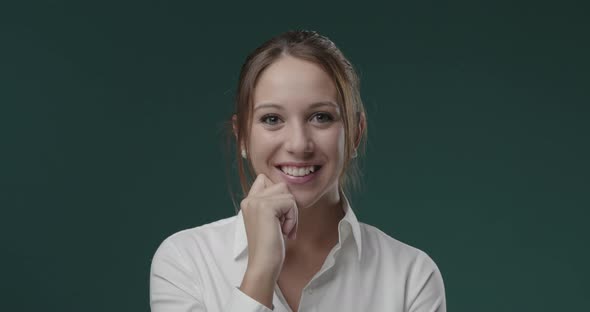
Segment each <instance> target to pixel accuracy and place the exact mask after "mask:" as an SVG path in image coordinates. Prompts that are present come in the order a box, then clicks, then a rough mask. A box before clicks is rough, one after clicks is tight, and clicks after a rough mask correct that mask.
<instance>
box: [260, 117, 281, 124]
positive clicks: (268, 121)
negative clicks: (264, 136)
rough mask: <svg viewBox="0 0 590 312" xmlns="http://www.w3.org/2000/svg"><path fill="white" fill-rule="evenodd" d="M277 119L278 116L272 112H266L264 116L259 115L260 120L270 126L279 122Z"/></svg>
mask: <svg viewBox="0 0 590 312" xmlns="http://www.w3.org/2000/svg"><path fill="white" fill-rule="evenodd" d="M279 120H280V119H279V116H277V115H272V114H267V115H264V116H262V117H260V121H261V122H262V123H265V124H267V125H271V126H273V125H276V124H277V123H279Z"/></svg>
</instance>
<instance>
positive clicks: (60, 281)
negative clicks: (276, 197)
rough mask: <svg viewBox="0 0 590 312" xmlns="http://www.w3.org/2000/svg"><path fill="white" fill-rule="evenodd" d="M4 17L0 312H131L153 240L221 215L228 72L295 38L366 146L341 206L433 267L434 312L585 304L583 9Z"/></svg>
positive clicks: (588, 66)
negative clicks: (359, 126) (319, 46)
mask: <svg viewBox="0 0 590 312" xmlns="http://www.w3.org/2000/svg"><path fill="white" fill-rule="evenodd" d="M13 2H16V1H13ZM13 2H7V3H4V4H1V5H0V182H1V189H0V195H1V196H0V213H1V215H0V242H1V244H2V245H1V246H2V249H1V250H2V251H1V257H0V261H1V262H0V263H1V265H2V268H3V271H4V272H3V274H2V283H1V286H0V293H1V294H2V299H1V302H0V310H3V311H146V310H148V309H149V302H148V294H149V292H148V280H149V267H150V261H151V257H152V255H153V253H154V251H155V250H156V248H157V247H158V245H159V243H160V242H161V241H162V240H163V239H164V238H165V237H167V236H168V235H170V234H172V233H174V232H176V231H179V230H182V229H186V228H189V227H194V226H197V225H200V224H204V223H208V222H212V221H214V220H217V219H220V218H225V217H229V216H231V215H232V214H233V213H234V208H233V206H232V202H231V199H230V196H229V194H228V190H227V182H228V179H227V178H226V175H225V172H226V167H227V162H226V159H225V158H224V157H223V148H224V145H223V144H224V141H225V136H224V128H223V123H224V121H226V119H227V118H228V117H229V116H230V114H231V112H232V108H233V102H232V100H233V94H234V91H235V86H236V83H237V76H238V71H239V68H240V66H241V64H242V62H243V61H244V58H245V56H246V55H247V53H249V52H250V51H251V50H252V49H254V48H255V47H256V46H258V45H259V44H261V43H262V42H263V41H264V40H266V39H268V38H270V37H271V36H274V35H276V34H278V33H280V32H283V31H285V30H289V29H294V28H305V29H313V30H317V31H319V32H320V33H322V34H325V35H327V36H328V37H330V38H331V39H332V40H334V41H335V42H336V44H337V45H338V46H339V47H340V48H341V49H342V50H343V51H344V53H345V54H346V55H347V56H348V57H349V58H350V59H351V61H352V62H353V63H354V64H355V66H356V67H357V69H358V71H359V73H360V76H361V79H362V92H363V93H362V96H363V99H364V101H365V104H366V107H367V110H368V121H369V141H368V148H367V155H366V158H365V176H364V180H363V182H364V183H363V184H364V187H363V191H362V192H361V193H359V194H356V195H355V196H353V207H354V209H355V211H356V212H357V215H358V217H359V219H360V220H361V221H362V222H365V223H368V224H372V225H375V226H377V227H378V228H380V229H382V230H383V231H384V232H386V233H388V234H389V235H391V236H393V237H395V238H397V239H399V240H401V241H404V242H406V243H409V244H411V245H413V246H416V247H418V248H420V249H422V250H424V251H426V252H427V253H429V254H430V256H431V257H432V258H433V259H434V260H435V261H436V262H437V264H438V266H439V268H440V269H441V271H442V273H443V277H444V280H445V285H446V291H447V301H448V309H449V311H581V310H583V309H585V308H584V307H587V302H586V298H585V297H586V296H587V295H588V293H589V292H590V287H589V286H588V278H589V273H590V269H589V267H588V263H590V252H589V248H588V238H590V235H589V234H590V230H589V229H588V226H587V222H588V217H589V213H588V209H589V208H590V205H589V204H590V200H589V199H588V196H589V194H590V192H589V190H590V178H589V177H590V170H589V169H590V166H589V164H588V160H589V159H590V148H589V143H588V141H589V138H588V136H589V134H590V126H589V123H590V122H589V117H590V114H589V108H588V105H589V104H590V94H589V91H588V90H589V82H590V79H589V73H590V62H589V60H588V56H589V55H590V44H589V43H590V40H588V33H590V27H589V26H590V25H589V18H588V13H587V12H588V10H587V9H588V7H589V6H588V5H587V4H585V3H584V2H582V1H580V2H578V3H577V4H576V3H567V2H554V3H549V2H547V3H542V2H538V1H530V2H529V3H524V2H518V1H506V2H498V1H487V2H481V3H479V4H478V3H476V2H475V1H463V2H462V3H460V2H452V3H450V2H445V1H403V2H401V1H398V2H391V3H389V4H387V5H381V6H376V4H370V3H364V2H356V3H350V4H345V3H343V2H337V3H332V4H329V3H320V2H317V3H308V4H304V3H300V2H272V3H267V4H260V5H257V6H255V7H253V6H251V5H252V4H250V3H249V2H246V3H244V2H242V3H241V4H236V5H232V4H230V3H227V2H220V3H219V4H213V3H200V2H198V1H185V2H183V3H180V2H172V1H170V2H167V1H161V2H154V1H136V2H134V3H133V2H127V1H125V2H113V3H110V4H106V3H105V2H103V1H100V2H93V3H91V2H85V3H83V2H82V1H71V2H70V3H65V2H60V1H38V3H36V4H34V3H30V2H24V1H23V2H18V3H19V4H13ZM234 185H235V184H234Z"/></svg>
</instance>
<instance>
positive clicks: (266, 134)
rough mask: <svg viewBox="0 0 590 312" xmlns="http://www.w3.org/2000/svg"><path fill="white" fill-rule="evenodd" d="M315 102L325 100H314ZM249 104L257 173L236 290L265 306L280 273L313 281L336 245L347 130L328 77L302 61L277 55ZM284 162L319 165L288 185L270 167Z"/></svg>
mask: <svg viewBox="0 0 590 312" xmlns="http://www.w3.org/2000/svg"><path fill="white" fill-rule="evenodd" d="M320 102H321V103H328V104H322V105H314V103H320ZM253 103H254V104H253V105H254V113H253V120H252V123H251V128H250V142H249V146H248V151H249V155H248V157H249V160H250V161H251V163H252V166H253V168H254V171H255V172H256V174H257V178H256V180H255V182H254V184H253V186H252V188H251V190H250V193H249V194H248V196H247V197H246V198H245V199H244V200H243V201H242V202H241V209H242V212H243V215H244V221H245V225H246V232H247V236H248V246H249V247H248V250H249V256H248V257H249V261H248V268H247V271H246V274H245V276H244V280H243V282H242V286H241V287H240V288H241V289H242V291H244V292H245V293H246V294H248V295H250V296H251V297H252V298H254V299H256V300H258V301H259V302H261V303H263V304H265V305H266V306H268V307H269V308H270V307H271V305H272V294H273V292H274V284H275V283H276V282H277V281H278V280H279V278H281V279H291V277H293V278H295V277H297V276H306V277H309V278H311V276H313V274H314V273H315V272H316V271H317V269H319V267H318V265H321V263H323V261H324V259H325V256H327V254H328V252H329V251H330V250H331V248H332V247H333V246H334V245H335V244H336V243H337V240H338V223H339V221H340V220H341V219H342V217H343V216H344V212H343V211H342V207H341V202H340V200H341V198H340V196H339V191H338V185H339V184H338V181H339V176H340V174H341V172H342V169H343V166H344V161H345V156H344V147H345V133H344V126H343V122H342V115H341V112H340V109H339V107H338V105H337V103H338V102H337V90H336V87H335V85H334V82H333V81H332V79H331V78H330V76H329V75H328V74H327V73H326V72H325V71H324V70H323V69H322V68H321V67H319V66H318V65H316V64H314V63H311V62H308V61H305V60H301V59H298V58H295V57H291V56H283V57H281V58H280V59H279V60H277V61H276V62H275V63H273V64H272V65H270V66H269V67H268V68H267V69H265V71H264V72H263V73H262V74H261V76H260V77H259V80H258V82H257V85H256V87H255V89H254V94H253ZM268 104H272V105H268ZM235 120H236V118H235V116H234V130H235V129H236V127H235ZM359 129H360V130H359V131H361V133H362V131H363V130H364V116H362V117H361V124H360V127H359ZM359 137H360V133H359ZM283 162H298V163H300V162H311V163H313V164H319V165H322V168H321V170H320V171H318V172H317V176H316V177H315V179H313V180H312V181H310V182H308V183H305V184H293V183H289V182H288V181H287V180H285V178H284V176H283V173H282V172H281V171H280V170H279V169H277V168H276V165H277V163H283ZM281 234H282V235H281ZM285 237H287V238H290V239H287V240H285ZM287 284H289V283H287ZM291 284H298V285H299V284H302V285H301V286H299V288H301V287H303V286H305V283H304V281H301V282H300V283H291ZM281 289H282V287H281ZM297 298H298V297H297ZM295 301H297V302H298V300H295ZM295 308H296V307H295Z"/></svg>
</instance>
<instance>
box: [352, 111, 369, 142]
mask: <svg viewBox="0 0 590 312" xmlns="http://www.w3.org/2000/svg"><path fill="white" fill-rule="evenodd" d="M358 116H359V118H358V121H359V126H358V132H357V134H356V135H357V136H356V142H355V144H354V148H358V147H359V144H361V138H362V137H363V133H364V132H365V128H366V127H367V118H366V116H365V113H360V114H359V115H358Z"/></svg>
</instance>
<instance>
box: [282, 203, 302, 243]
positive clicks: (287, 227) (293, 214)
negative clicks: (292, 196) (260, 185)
mask: <svg viewBox="0 0 590 312" xmlns="http://www.w3.org/2000/svg"><path fill="white" fill-rule="evenodd" d="M284 216H285V222H284V223H283V229H284V231H283V233H286V234H287V238H289V239H295V238H296V235H297V225H298V224H299V222H298V209H297V204H293V206H292V209H289V210H288V211H287V213H286V214H285V215H284Z"/></svg>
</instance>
